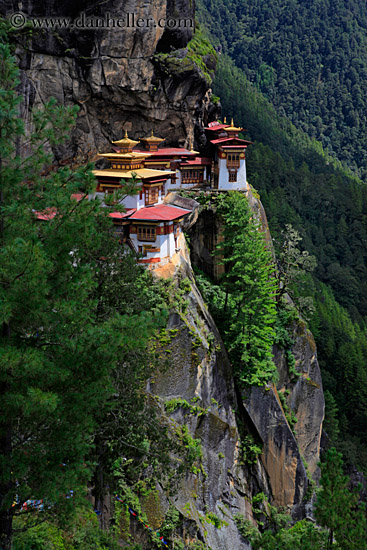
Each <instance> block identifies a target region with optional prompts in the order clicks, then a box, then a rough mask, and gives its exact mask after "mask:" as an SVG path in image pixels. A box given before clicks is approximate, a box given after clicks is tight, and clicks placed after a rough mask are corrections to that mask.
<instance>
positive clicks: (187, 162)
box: [181, 157, 212, 166]
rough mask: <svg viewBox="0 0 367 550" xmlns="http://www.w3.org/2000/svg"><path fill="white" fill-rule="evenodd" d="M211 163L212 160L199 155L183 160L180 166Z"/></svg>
mask: <svg viewBox="0 0 367 550" xmlns="http://www.w3.org/2000/svg"><path fill="white" fill-rule="evenodd" d="M211 163H212V161H211V160H210V159H209V158H205V157H199V158H197V159H194V160H185V161H184V162H181V166H194V165H200V166H210V165H211Z"/></svg>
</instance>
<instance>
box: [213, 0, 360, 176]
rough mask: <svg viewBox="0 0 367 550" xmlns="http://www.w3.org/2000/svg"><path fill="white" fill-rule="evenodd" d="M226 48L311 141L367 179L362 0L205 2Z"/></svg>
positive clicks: (214, 32)
mask: <svg viewBox="0 0 367 550" xmlns="http://www.w3.org/2000/svg"><path fill="white" fill-rule="evenodd" d="M203 4H204V5H205V8H206V14H205V18H206V20H207V21H208V22H209V25H210V28H211V33H212V36H213V37H214V39H215V41H216V42H217V44H218V45H220V46H221V48H222V51H223V52H224V53H227V54H228V55H230V56H231V57H232V58H233V59H235V60H236V64H237V66H238V67H239V68H241V69H242V70H243V71H244V74H245V75H246V76H247V78H248V79H249V81H250V82H252V83H254V85H255V86H256V87H257V88H258V89H259V90H260V91H261V92H263V93H264V94H265V95H266V97H267V98H268V99H269V100H270V101H271V102H272V103H273V105H274V106H275V107H276V110H277V112H278V113H280V114H282V115H286V116H288V117H289V119H290V120H291V121H292V122H293V123H294V124H295V125H296V126H297V128H299V129H302V130H304V131H305V132H306V133H307V134H308V135H309V136H311V137H313V138H316V139H318V140H320V141H321V142H322V144H323V146H324V147H325V148H327V149H328V150H329V152H332V153H333V154H334V155H335V156H336V157H337V158H339V159H340V160H342V161H343V162H345V163H346V164H348V166H349V167H351V168H352V169H353V171H355V172H356V173H358V174H359V175H362V176H365V175H366V174H367V151H366V149H367V147H366V145H367V139H366V125H367V120H366V115H365V111H366V103H367V98H366V95H365V93H364V90H365V88H366V83H367V56H366V53H367V33H366V27H367V9H366V3H365V2H360V1H358V0H351V1H349V2H344V1H343V0H336V1H331V0H311V1H306V0H298V1H297V0H275V1H272V2H267V1H265V0H254V1H251V2H250V1H248V0H219V1H217V0H203Z"/></svg>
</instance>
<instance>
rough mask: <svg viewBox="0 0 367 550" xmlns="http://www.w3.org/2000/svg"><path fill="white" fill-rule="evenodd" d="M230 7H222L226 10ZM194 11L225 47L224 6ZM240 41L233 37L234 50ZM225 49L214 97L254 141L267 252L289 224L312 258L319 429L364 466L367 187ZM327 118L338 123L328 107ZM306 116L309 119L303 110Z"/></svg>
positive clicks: (254, 175)
mask: <svg viewBox="0 0 367 550" xmlns="http://www.w3.org/2000/svg"><path fill="white" fill-rule="evenodd" d="M241 5H242V8H241V9H242V11H241V13H242V15H243V17H242V16H241V17H242V19H241V20H242V21H245V20H246V19H243V18H244V17H245V12H246V9H247V3H242V4H241ZM236 6H237V4H236V5H232V4H231V5H230V6H227V7H228V10H229V9H230V8H231V9H232V10H233V13H234V12H235V9H236ZM209 7H210V6H209ZM237 8H238V10H239V9H240V7H239V4H238V6H237ZM203 9H204V8H203V6H201V16H202V22H204V24H205V25H206V26H207V28H209V27H210V28H209V31H210V32H212V33H213V34H214V36H216V35H217V33H218V32H220V33H221V36H222V37H223V36H224V35H225V37H226V40H224V39H222V43H223V44H224V50H225V49H227V51H230V49H229V46H228V44H229V43H232V42H231V41H233V40H234V36H238V35H236V33H237V32H238V31H237V30H236V31H234V30H233V29H234V25H236V29H237V28H238V27H237V23H236V24H235V23H234V18H233V16H231V17H232V19H231V17H229V14H230V12H229V11H228V10H227V11H226V10H225V9H224V7H223V10H222V11H221V20H222V21H223V25H218V24H216V23H215V22H214V19H213V18H211V17H210V15H208V12H205V13H206V17H205V21H204V18H203V11H202V10H203ZM251 9H253V7H252V8H251ZM269 9H270V8H269ZM226 13H227V15H228V19H226V16H225V14H226ZM218 17H219V16H218ZM231 21H232V23H231ZM269 24H270V23H269ZM210 25H211V26H210ZM231 25H232V26H231ZM240 27H241V25H240ZM243 28H244V26H243V25H242V29H243ZM246 29H247V27H246ZM350 36H351V35H349V38H350ZM240 43H241V44H242V46H241V44H240ZM245 43H246V41H245V40H244V38H241V39H239V38H238V41H237V47H238V48H241V47H244V45H245ZM226 44H227V45H226ZM319 47H320V44H319ZM232 55H233V58H231V57H230V56H228V55H226V54H224V53H222V55H220V56H219V64H218V69H217V73H216V79H215V82H214V93H215V94H216V95H217V96H219V97H220V99H221V102H222V107H223V114H226V115H227V117H231V116H233V117H234V118H235V123H236V124H237V125H241V126H243V127H244V128H246V137H248V138H250V139H252V140H254V142H255V143H254V145H252V146H251V147H250V148H249V150H248V157H247V159H248V160H247V167H248V174H249V175H248V178H249V182H250V183H251V185H252V186H253V187H255V188H256V189H257V190H258V191H259V193H260V196H261V200H262V202H263V204H264V206H265V209H266V212H267V216H268V219H269V225H270V229H271V231H272V235H273V237H274V238H275V247H276V249H278V251H279V250H280V247H281V246H282V242H283V240H284V236H282V232H284V230H285V226H286V225H287V224H292V225H293V227H294V228H295V229H296V230H297V231H299V233H300V235H301V237H302V242H301V245H300V248H301V249H302V250H308V251H309V252H310V253H311V254H313V255H314V256H315V257H316V260H317V267H316V270H315V272H314V274H313V276H312V277H311V276H308V277H305V278H304V282H303V285H302V288H299V289H298V292H299V293H300V294H301V295H303V296H312V297H313V301H314V307H315V311H314V312H313V313H312V314H311V315H309V322H310V327H311V329H312V330H313V332H314V335H315V337H316V342H317V344H318V352H319V359H320V366H321V368H322V372H323V382H324V389H325V390H326V392H327V394H326V396H327V405H328V406H327V411H326V415H327V419H326V425H327V427H328V429H329V432H330V435H331V436H332V438H333V440H334V441H336V440H337V439H339V445H340V449H341V450H342V451H343V452H344V455H345V459H346V460H347V461H350V462H351V463H354V464H357V465H358V466H360V467H361V468H364V469H365V468H366V465H367V457H366V453H365V451H364V444H365V428H364V426H365V425H366V421H367V396H365V395H364V388H365V387H366V383H365V382H366V377H367V349H366V345H365V341H366V315H367V302H366V296H367V246H366V243H367V192H366V191H367V189H366V185H365V184H364V183H363V182H362V181H361V180H358V179H357V178H356V177H355V176H353V174H352V173H351V171H350V170H349V169H348V168H347V167H344V166H343V165H342V164H341V163H340V162H339V161H338V160H335V159H334V158H333V157H332V156H330V154H328V152H326V151H325V150H324V149H323V147H322V145H321V144H320V143H319V142H318V141H316V140H315V139H311V138H310V137H309V136H307V135H306V134H305V133H304V132H302V131H301V130H299V129H297V128H296V126H295V125H294V124H293V123H292V122H291V121H290V120H289V119H287V118H286V117H282V116H280V115H279V114H278V113H277V112H276V108H275V107H274V106H273V105H272V104H271V102H270V101H269V100H268V99H266V98H265V97H264V95H263V94H262V93H261V91H259V89H258V88H259V86H258V85H256V83H251V82H250V81H249V80H248V78H247V77H246V75H245V72H244V71H243V70H241V69H240V68H238V66H236V64H237V63H240V62H241V59H242V58H241V56H240V55H239V54H238V51H237V54H236V56H235V55H234V53H232ZM292 78H293V77H292ZM255 80H256V79H255ZM299 85H300V83H299V78H298V77H297V78H296V77H294V80H292V90H291V91H290V94H294V95H297V94H298V92H297V87H298V86H299ZM290 88H291V86H290ZM325 97H326V96H325ZM310 104H311V103H310ZM329 115H330V116H331V115H332V113H329ZM333 116H334V119H335V124H336V125H337V124H339V122H340V119H339V118H338V115H337V113H335V112H334V114H333ZM308 118H309V120H313V118H312V116H311V115H309V117H308ZM304 313H305V314H306V315H307V314H309V313H310V312H306V311H305V312H304Z"/></svg>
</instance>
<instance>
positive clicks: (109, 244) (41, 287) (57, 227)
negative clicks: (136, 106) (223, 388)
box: [0, 44, 162, 549]
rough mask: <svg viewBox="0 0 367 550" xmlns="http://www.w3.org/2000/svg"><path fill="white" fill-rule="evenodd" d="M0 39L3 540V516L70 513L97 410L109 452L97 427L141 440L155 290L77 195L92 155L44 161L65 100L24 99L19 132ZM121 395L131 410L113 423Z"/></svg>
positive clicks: (3, 521)
mask: <svg viewBox="0 0 367 550" xmlns="http://www.w3.org/2000/svg"><path fill="white" fill-rule="evenodd" d="M0 47H1V63H0V150H1V159H0V304H1V307H0V322H1V333H0V399H1V407H0V411H1V412H0V471H1V476H0V542H1V547H2V548H4V549H8V548H10V547H11V542H12V535H13V525H14V524H13V519H14V517H15V516H19V517H20V518H21V519H22V523H21V528H22V529H24V528H26V527H29V526H31V525H33V524H34V522H36V523H37V522H38V521H39V520H40V519H42V520H43V521H44V520H45V519H46V518H47V517H50V518H57V520H58V521H60V520H62V519H63V518H68V517H70V516H71V515H72V512H73V510H75V509H76V508H77V506H78V505H79V502H83V499H84V495H85V492H86V484H87V482H88V481H89V480H90V478H91V475H92V474H93V470H94V468H93V467H94V462H96V463H97V464H98V466H100V465H101V456H100V453H99V452H98V442H99V441H100V440H101V438H102V434H101V432H100V429H99V428H100V425H99V422H102V423H103V422H105V430H104V432H103V442H104V444H105V446H107V447H108V448H109V451H110V455H113V448H112V449H111V445H108V441H107V434H108V435H109V438H110V441H114V444H115V446H117V443H115V442H116V441H118V448H119V450H120V451H121V446H122V445H124V450H125V457H129V456H130V455H131V451H130V450H129V449H130V448H131V447H132V446H133V445H134V446H135V447H139V445H140V446H141V447H142V448H143V449H145V454H147V452H148V451H149V444H148V441H147V436H146V432H147V429H146V424H145V423H144V419H145V418H146V419H147V421H149V420H150V418H151V415H149V414H147V415H145V414H144V413H143V411H145V412H146V410H147V408H146V405H145V403H146V399H145V393H144V391H143V388H144V384H145V379H146V377H147V372H148V370H149V367H150V363H149V354H148V353H147V347H148V344H149V338H150V337H151V336H152V334H153V333H154V331H155V330H156V329H157V328H158V327H159V326H160V325H161V320H162V318H161V315H160V309H161V306H162V302H161V301H160V299H159V293H157V292H155V291H154V285H152V281H149V282H148V281H147V277H148V275H147V274H146V273H145V272H143V271H142V270H141V269H139V268H138V267H137V265H136V260H135V258H134V257H132V256H131V255H129V254H127V253H126V252H125V251H124V250H123V248H122V247H121V245H120V244H119V242H118V240H117V239H116V237H115V236H114V234H113V226H112V224H111V221H110V220H109V218H108V216H107V213H108V212H107V211H105V210H104V209H102V208H101V207H100V204H99V202H98V201H89V200H88V193H91V192H93V190H94V188H95V181H94V177H93V175H92V174H91V170H90V168H91V167H90V166H87V167H85V168H81V169H78V170H76V171H72V170H70V169H69V168H66V167H64V168H61V169H56V167H55V166H53V164H52V155H51V154H50V153H48V150H49V147H50V146H51V147H55V146H57V145H58V144H59V143H60V142H61V141H62V140H63V139H65V138H66V137H67V135H68V132H69V131H70V125H71V124H72V122H73V119H74V115H75V112H73V110H64V109H63V108H61V107H58V106H56V104H55V102H52V101H51V102H50V103H48V104H47V105H45V107H44V109H43V111H42V112H33V125H34V131H33V133H32V135H31V136H30V137H29V138H25V136H24V127H23V124H22V122H21V120H20V119H19V117H18V105H19V101H20V100H19V99H18V98H17V96H16V93H15V88H16V86H17V83H18V81H17V71H16V69H15V65H14V60H13V59H12V58H11V56H10V52H9V48H8V46H6V45H4V44H0ZM51 121H52V123H51ZM24 151H26V152H27V153H28V155H29V156H27V157H26V158H23V157H21V156H20V152H24ZM75 194H77V196H75ZM78 199H80V200H78ZM40 217H41V219H40ZM148 278H149V277H148ZM139 296H140V298H141V300H139V299H138V297H139ZM157 296H158V298H157ZM154 309H155V311H154ZM122 378H123V379H124V383H123V384H122V383H121V379H122ZM129 402H134V406H135V408H132V407H131V411H130V416H129V415H128V413H126V416H125V421H129V424H123V423H120V424H117V423H115V424H113V422H112V420H111V417H112V416H113V415H114V413H115V412H116V410H117V408H118V406H119V410H120V409H121V408H122V403H129ZM106 418H107V419H110V421H109V422H107V421H106ZM110 426H111V429H110V431H109V432H108V429H107V428H109V427H110ZM112 426H114V428H115V431H113V430H112ZM134 426H135V428H134ZM149 432H152V429H151V428H150V427H149ZM142 441H144V442H145V446H143V445H142ZM94 448H95V449H96V452H94V451H93V449H94ZM134 452H135V449H134ZM119 456H121V452H120V455H119ZM105 469H106V470H107V471H108V468H107V467H106V468H105ZM112 488H113V487H111V489H112ZM79 497H80V498H79ZM29 499H32V500H42V501H43V505H42V518H40V517H39V514H37V508H36V507H34V506H33V507H32V506H31V507H29V506H28V507H27V508H26V509H24V506H23V505H24V503H26V502H27V501H28V500H29ZM80 499H81V500H80ZM96 502H98V499H97V500H96Z"/></svg>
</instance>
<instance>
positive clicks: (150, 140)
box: [140, 130, 165, 143]
mask: <svg viewBox="0 0 367 550" xmlns="http://www.w3.org/2000/svg"><path fill="white" fill-rule="evenodd" d="M140 141H147V142H148V143H161V142H162V141H165V140H164V138H159V137H157V136H155V135H154V134H153V130H152V132H151V134H150V136H149V137H146V138H140Z"/></svg>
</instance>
